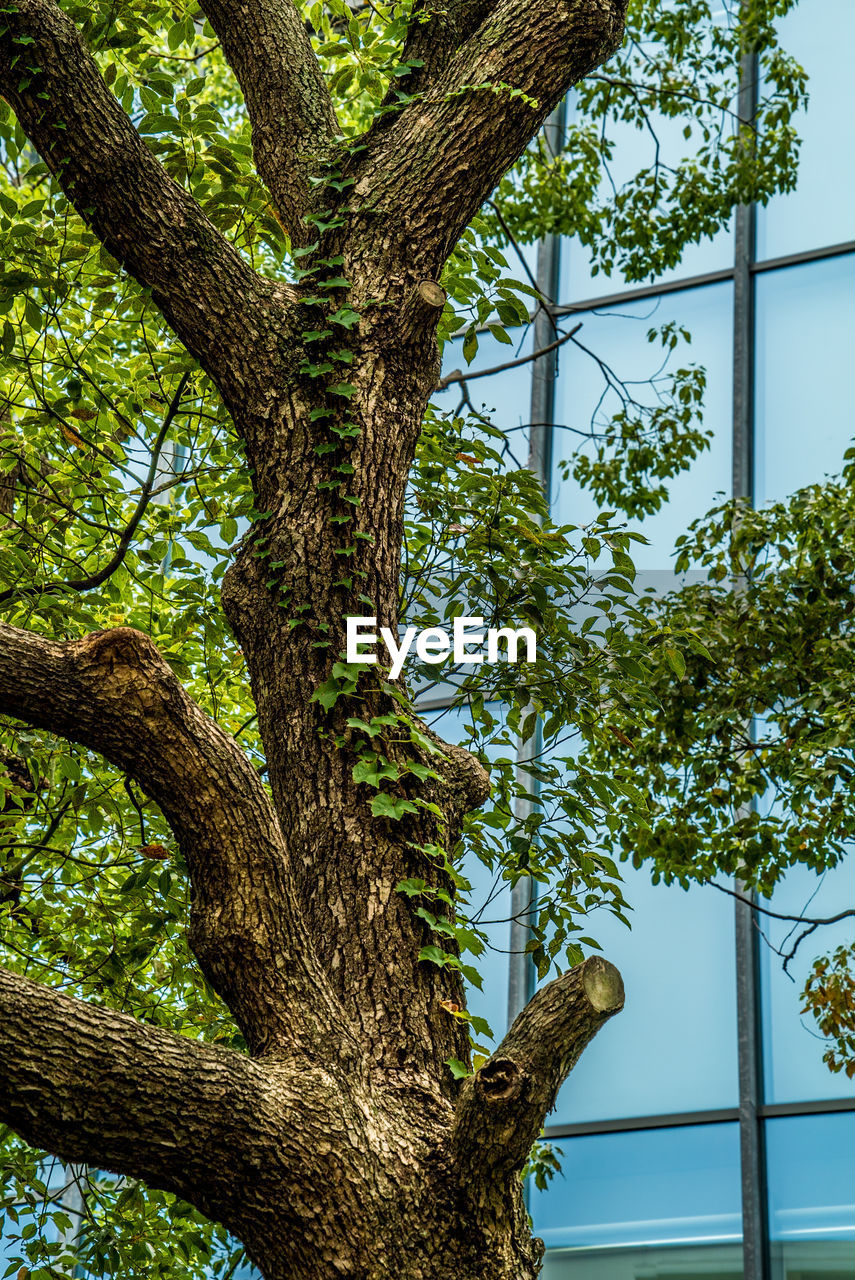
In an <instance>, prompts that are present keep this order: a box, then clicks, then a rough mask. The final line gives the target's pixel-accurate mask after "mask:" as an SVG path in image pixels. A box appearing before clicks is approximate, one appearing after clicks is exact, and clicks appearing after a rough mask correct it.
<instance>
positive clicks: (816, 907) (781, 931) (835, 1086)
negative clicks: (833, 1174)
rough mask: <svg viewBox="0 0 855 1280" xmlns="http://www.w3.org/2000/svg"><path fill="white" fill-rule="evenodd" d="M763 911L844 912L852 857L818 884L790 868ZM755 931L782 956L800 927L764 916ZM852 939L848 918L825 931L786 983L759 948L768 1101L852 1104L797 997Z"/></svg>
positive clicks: (854, 1091)
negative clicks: (820, 964) (823, 962)
mask: <svg viewBox="0 0 855 1280" xmlns="http://www.w3.org/2000/svg"><path fill="white" fill-rule="evenodd" d="M764 905H766V904H765V903H764ZM768 905H769V906H770V907H771V908H772V910H773V911H779V912H781V913H782V914H784V915H809V916H811V917H825V916H830V915H836V914H837V913H838V912H839V911H841V910H843V909H844V908H845V907H851V906H855V858H849V859H847V860H845V861H844V862H842V863H841V864H840V865H839V866H838V867H835V868H834V869H833V870H832V871H827V872H825V874H824V876H822V877H821V878H819V879H818V878H817V876H816V875H815V873H814V872H812V871H810V870H809V869H808V868H807V867H796V868H794V869H793V870H792V871H790V872H789V873H788V875H787V877H786V879H785V881H784V882H783V883H782V884H781V885H780V886H779V888H778V889H777V890H776V892H775V895H774V897H773V898H772V900H771V902H770V903H769V904H768ZM760 927H761V928H762V930H763V933H764V934H765V935H766V937H767V938H768V939H769V941H770V942H771V943H772V945H773V946H775V947H777V948H778V949H779V950H783V951H784V952H785V954H786V951H787V948H788V946H791V945H792V943H793V941H794V940H795V937H797V936H798V933H799V932H800V930H801V926H799V925H795V926H794V925H793V924H792V923H790V922H788V921H783V920H773V919H770V918H768V917H767V918H766V919H764V920H763V921H762V922H761V926H760ZM794 930H795V931H794ZM853 936H855V921H853V920H851V919H849V920H841V921H840V923H839V924H836V925H824V926H823V927H822V928H821V929H819V930H817V931H816V932H815V933H812V934H811V935H810V937H809V938H806V939H805V941H804V942H803V943H801V945H800V947H799V949H798V951H797V953H796V957H795V959H794V960H793V961H792V962H791V964H790V965H789V971H790V975H791V976H788V975H787V974H786V973H784V967H783V960H782V958H781V957H780V956H778V955H776V954H775V952H774V951H773V950H772V948H771V947H770V946H767V945H763V944H761V953H760V966H761V974H762V994H763V1055H764V1066H765V1075H766V1101H767V1102H807V1101H810V1100H811V1099H812V1098H852V1097H855V1081H853V1080H847V1079H846V1076H845V1075H844V1074H843V1072H840V1073H839V1074H837V1075H832V1073H831V1072H830V1071H829V1069H828V1067H827V1066H826V1065H825V1063H824V1062H823V1061H822V1055H823V1051H824V1049H825V1041H824V1040H823V1039H822V1038H821V1036H820V1035H819V1033H818V1030H817V1026H816V1023H815V1021H814V1019H813V1017H812V1016H811V1015H810V1014H803V1013H802V1012H801V1007H802V998H801V993H802V990H803V988H804V985H805V982H806V980H807V976H808V972H809V970H810V967H811V964H812V962H813V960H814V958H815V957H816V956H818V955H824V954H825V953H826V952H829V951H833V950H834V948H835V947H837V946H840V945H841V944H848V943H850V942H851V941H852V938H853ZM853 1159H855V1157H853ZM853 1179H855V1165H853Z"/></svg>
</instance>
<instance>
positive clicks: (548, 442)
mask: <svg viewBox="0 0 855 1280" xmlns="http://www.w3.org/2000/svg"><path fill="white" fill-rule="evenodd" d="M564 119H565V107H564V103H563V102H562V103H561V104H560V105H559V106H558V107H556V109H555V110H554V111H553V112H552V114H551V116H550V117H549V119H548V120H547V122H546V124H545V125H544V141H545V143H546V146H547V147H548V148H549V150H550V151H551V152H552V154H553V155H557V153H558V151H559V150H560V149H561V146H562V145H563V141H564ZM560 267H561V239H560V237H559V236H557V235H551V234H550V235H548V236H545V237H544V238H543V239H542V240H541V241H540V244H539V245H538V250H537V288H538V292H539V293H540V294H541V296H542V297H543V298H544V299H545V300H546V305H545V306H543V305H542V306H540V307H539V308H538V310H537V313H536V315H535V318H534V326H533V330H534V331H533V334H532V343H533V347H532V350H533V351H541V350H542V349H543V348H544V347H548V346H549V344H550V343H551V342H553V341H554V338H555V329H556V320H555V315H554V307H555V304H556V303H557V301H558V289H559V280H560V275H559V273H560ZM557 370H558V352H557V351H550V352H549V354H548V355H545V356H540V357H539V358H538V359H536V360H534V361H533V362H532V367H531V410H530V423H531V425H530V427H529V444H528V465H529V468H530V470H532V471H533V472H534V473H535V475H536V476H537V477H538V478H539V480H540V482H541V484H542V485H543V487H544V491H545V493H546V498H547V501H549V497H550V477H551V473H552V423H553V421H554V418H555V377H556V373H557ZM540 742H541V734H540V726H538V729H537V731H536V732H535V733H534V734H532V736H531V737H530V738H529V740H528V742H526V743H523V744H521V745H520V747H519V750H518V752H517V776H518V778H519V779H520V780H521V782H522V784H523V785H524V786H525V787H526V790H528V791H530V792H534V791H535V789H536V788H535V786H534V785H533V780H532V778H531V776H530V774H529V773H528V772H527V769H526V765H527V764H528V763H530V762H531V760H532V759H533V758H534V755H535V753H536V752H537V751H538V750H539V744H540ZM533 808H534V801H533V800H529V799H525V798H520V799H519V800H518V801H517V804H516V817H517V819H518V820H520V821H525V819H526V818H528V817H529V815H530V814H531V812H532V810H533ZM532 908H533V893H532V882H531V880H530V878H529V877H528V876H524V877H523V878H522V879H521V880H519V881H518V882H517V883H516V884H515V885H514V887H513V889H512V890H511V941H510V946H511V954H510V963H509V972H508V1026H510V1025H511V1023H512V1022H513V1020H514V1018H515V1017H516V1016H517V1014H518V1013H519V1012H520V1010H521V1009H523V1008H524V1007H525V1005H526V1004H527V1003H528V1001H529V1000H530V999H531V996H532V994H533V992H534V965H533V964H532V962H531V958H530V956H529V955H528V954H527V953H526V950H525V948H526V945H527V943H528V940H529V937H530V936H531V931H530V920H531V911H532Z"/></svg>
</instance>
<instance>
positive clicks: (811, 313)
mask: <svg viewBox="0 0 855 1280" xmlns="http://www.w3.org/2000/svg"><path fill="white" fill-rule="evenodd" d="M756 314H757V339H756V341H757V372H756V396H757V407H756V412H757V424H756V453H755V498H756V501H757V503H758V505H759V504H761V503H764V502H770V501H777V500H779V499H780V498H783V497H785V496H786V495H787V494H789V493H792V492H793V491H794V490H796V489H798V488H800V487H801V486H802V485H806V484H813V483H815V482H817V481H821V480H822V479H823V477H824V476H826V475H828V474H833V473H835V472H838V471H839V470H840V467H841V465H842V462H843V453H844V451H845V450H846V449H847V448H848V446H849V443H850V441H851V439H852V436H853V435H855V414H853V410H852V393H851V387H850V385H849V383H850V366H851V363H852V334H853V332H855V254H852V255H847V256H845V257H842V258H833V259H826V260H825V261H823V262H813V263H810V264H807V265H804V266H799V267H787V268H784V269H783V270H781V271H770V272H768V273H762V274H761V275H759V276H758V277H757V295H756Z"/></svg>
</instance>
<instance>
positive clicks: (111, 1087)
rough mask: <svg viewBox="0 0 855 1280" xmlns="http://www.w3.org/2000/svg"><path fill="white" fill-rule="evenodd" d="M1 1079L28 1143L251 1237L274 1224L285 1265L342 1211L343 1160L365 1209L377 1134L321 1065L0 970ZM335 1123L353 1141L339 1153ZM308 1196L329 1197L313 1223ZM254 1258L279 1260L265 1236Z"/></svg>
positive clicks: (6, 1104) (3, 1104)
mask: <svg viewBox="0 0 855 1280" xmlns="http://www.w3.org/2000/svg"><path fill="white" fill-rule="evenodd" d="M0 1080H2V1082H3V1086H2V1089H0V1122H2V1123H4V1124H7V1125H9V1126H10V1127H11V1128H12V1129H14V1130H15V1131H16V1132H17V1133H19V1134H21V1136H22V1137H23V1138H25V1139H26V1141H27V1142H29V1143H31V1144H32V1145H33V1146H36V1147H42V1148H44V1149H46V1150H48V1151H50V1152H53V1153H54V1154H56V1155H59V1156H60V1157H62V1158H63V1159H64V1160H69V1161H75V1162H81V1163H87V1164H91V1165H93V1166H95V1167H96V1168H99V1169H109V1170H111V1171H113V1172H115V1173H120V1174H125V1175H128V1176H131V1177H135V1178H142V1179H143V1180H144V1181H146V1182H147V1183H149V1184H150V1185H151V1186H154V1187H160V1188H163V1189H164V1190H167V1191H172V1192H174V1193H176V1194H177V1195H180V1196H182V1197H183V1198H184V1199H186V1200H189V1201H190V1202H191V1203H192V1204H194V1205H196V1206H197V1208H199V1209H200V1210H201V1211H202V1212H203V1213H205V1214H207V1215H208V1216H209V1217H212V1218H214V1219H216V1220H217V1221H219V1222H222V1223H224V1224H225V1225H226V1226H227V1227H229V1228H230V1229H231V1230H232V1231H234V1232H235V1234H237V1235H239V1236H240V1237H241V1238H242V1239H244V1240H245V1241H247V1242H250V1243H251V1244H252V1243H253V1242H256V1241H258V1239H259V1237H262V1238H263V1236H264V1232H263V1231H262V1229H261V1228H262V1226H264V1227H266V1229H267V1232H268V1236H269V1239H268V1249H269V1248H270V1247H271V1245H273V1246H274V1253H273V1256H274V1258H276V1257H277V1255H278V1262H279V1266H282V1255H283V1254H285V1255H286V1260H287V1255H288V1254H289V1252H293V1253H299V1252H300V1251H302V1250H306V1251H307V1252H313V1253H314V1256H315V1257H318V1258H320V1257H321V1256H322V1250H323V1248H324V1243H325V1241H329V1240H330V1239H333V1238H334V1234H333V1233H334V1229H335V1223H334V1217H335V1213H336V1212H340V1211H342V1209H341V1204H340V1202H339V1201H337V1200H334V1199H331V1198H330V1197H329V1196H328V1194H327V1195H326V1196H325V1193H328V1192H329V1188H330V1186H331V1185H335V1183H336V1181H337V1180H338V1179H340V1178H341V1172H342V1169H343V1167H344V1163H343V1162H347V1163H349V1166H350V1169H349V1171H350V1176H351V1179H352V1184H353V1185H352V1191H351V1196H350V1201H349V1202H348V1203H346V1204H345V1206H344V1212H345V1213H349V1214H350V1217H351V1219H352V1220H355V1219H356V1217H357V1213H358V1209H359V1201H358V1195H359V1186H360V1183H361V1179H364V1178H365V1177H366V1169H365V1168H361V1169H360V1170H359V1174H357V1173H356V1172H355V1167H354V1166H355V1165H356V1164H357V1163H358V1162H359V1161H362V1163H363V1164H364V1165H366V1166H368V1167H370V1162H371V1154H370V1139H369V1137H368V1136H367V1135H366V1133H364V1132H363V1128H364V1125H363V1124H362V1121H361V1119H360V1115H359V1113H358V1112H357V1110H356V1109H355V1108H354V1107H353V1105H352V1102H351V1099H350V1097H349V1091H348V1087H347V1083H346V1082H345V1081H343V1080H342V1079H341V1078H338V1079H336V1077H335V1076H332V1075H329V1074H328V1073H326V1072H325V1071H323V1070H317V1069H314V1070H313V1069H311V1068H309V1067H307V1066H305V1065H303V1066H302V1067H299V1066H298V1065H297V1064H271V1063H266V1064H263V1065H262V1064H260V1063H256V1062H253V1061H252V1060H251V1059H249V1058H246V1057H244V1056H243V1055H242V1054H239V1053H236V1052H234V1051H233V1050H228V1049H222V1048H218V1047H217V1046H214V1045H209V1044H204V1043H202V1042H200V1041H198V1040H192V1039H190V1038H188V1037H186V1036H179V1035H175V1034H173V1033H172V1032H170V1031H165V1030H163V1029H161V1028H157V1027H151V1026H145V1025H143V1024H142V1023H139V1022H137V1021H136V1020H135V1019H133V1018H130V1017H128V1016H127V1015H126V1014H122V1013H116V1012H114V1011H112V1010H109V1009H104V1008H100V1007H97V1006H95V1005H91V1004H88V1003H86V1002H84V1001H82V1000H77V999H74V998H72V997H69V996H67V995H64V994H62V993H61V992H58V991H56V990H53V989H51V988H50V987H45V986H42V985H41V984H40V983H35V982H31V981H29V979H27V978H24V977H21V976H20V975H19V974H17V973H12V972H10V971H9V970H8V969H4V968H0ZM330 1131H333V1132H335V1133H346V1134H348V1135H349V1136H350V1137H352V1148H347V1146H345V1148H344V1149H342V1150H339V1149H336V1150H335V1151H334V1152H333V1151H332V1146H331V1144H330V1142H329V1141H328V1135H329V1132H330ZM325 1138H326V1139H327V1141H326V1142H324V1139H325ZM361 1151H366V1152H368V1153H369V1154H367V1155H366V1156H365V1157H364V1159H363V1157H362V1156H361V1155H360V1154H359V1153H360V1152H361ZM308 1198H311V1199H313V1200H318V1199H320V1200H324V1199H326V1200H327V1205H326V1206H324V1207H321V1208H320V1209H319V1210H318V1211H316V1212H315V1213H314V1215H313V1220H312V1221H311V1222H309V1221H307V1220H306V1210H305V1202H306V1199H308ZM345 1199H346V1197H345ZM253 1256H254V1257H255V1259H256V1261H258V1262H260V1263H261V1264H262V1265H264V1264H265V1263H267V1262H268V1261H269V1259H268V1258H266V1257H265V1256H264V1251H263V1246H261V1245H256V1248H255V1249H253ZM267 1274H268V1275H273V1276H278V1275H282V1274H292V1272H291V1271H290V1270H287V1269H286V1270H275V1269H274V1268H273V1267H270V1268H269V1269H268V1270H267ZM301 1274H308V1272H307V1271H303V1272H301ZM313 1274H318V1275H324V1276H326V1275H328V1274H329V1271H328V1270H327V1269H325V1268H324V1267H323V1266H319V1267H318V1268H317V1271H316V1272H315V1271H313ZM335 1274H339V1273H338V1272H335Z"/></svg>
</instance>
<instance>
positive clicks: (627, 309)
mask: <svg viewBox="0 0 855 1280" xmlns="http://www.w3.org/2000/svg"><path fill="white" fill-rule="evenodd" d="M580 319H581V320H582V321H583V328H582V330H581V333H580V335H579V337H580V340H582V341H584V343H585V346H586V347H588V348H589V349H590V350H591V351H593V352H594V353H595V354H596V356H597V357H598V358H599V359H600V360H602V361H605V362H606V363H607V364H608V365H609V367H610V368H611V369H612V370H614V373H615V375H616V376H617V377H618V378H620V379H621V380H623V381H624V382H627V383H629V384H631V387H630V389H631V391H632V392H633V394H634V396H635V397H636V398H637V399H638V400H640V401H643V402H646V403H651V402H652V399H653V395H654V392H653V391H652V389H651V388H650V386H649V385H645V384H646V383H647V381H648V379H650V378H651V376H652V375H653V374H654V373H655V372H656V370H657V368H658V366H659V364H660V362H661V348H660V347H659V346H658V344H651V343H650V342H648V340H647V332H648V330H649V329H650V328H653V327H658V326H660V325H662V324H665V323H668V322H671V321H674V322H677V323H679V324H681V325H684V326H685V327H686V328H687V329H688V330H689V332H690V333H691V335H692V342H691V344H690V345H689V346H685V345H684V344H681V346H680V347H679V348H678V351H677V352H676V353H675V354H674V357H673V359H672V361H671V363H669V366H668V368H669V369H671V368H673V369H678V368H682V367H685V366H686V365H687V364H698V365H701V366H702V367H703V368H704V369H706V373H707V390H706V396H705V404H704V425H705V427H707V428H709V429H711V430H712V431H713V432H714V433H715V434H714V438H713V441H712V444H711V447H710V448H709V449H707V450H705V451H704V452H703V453H701V455H700V456H699V457H698V458H697V459H696V460H695V462H694V463H693V465H692V466H691V468H690V469H689V470H688V471H686V472H683V473H681V474H680V475H679V476H678V477H677V478H676V479H675V480H673V481H671V482H670V487H669V493H670V496H669V501H668V503H667V504H666V506H665V507H664V509H663V510H662V511H660V512H658V513H657V514H656V515H654V516H650V517H648V518H647V519H646V520H644V521H643V522H638V521H634V522H632V526H631V527H633V528H637V529H639V530H640V532H641V533H643V534H644V535H645V537H647V538H648V539H649V540H650V545H649V546H646V547H645V546H636V547H635V548H634V549H633V553H632V554H633V559H634V560H635V562H636V565H637V566H638V568H639V569H642V570H663V569H668V567H669V564H670V560H671V553H672V551H673V547H674V540H675V539H676V538H677V537H679V535H680V534H681V533H684V532H685V531H686V528H687V526H688V524H689V523H690V521H692V520H694V519H695V518H696V517H697V516H699V515H703V513H704V512H705V511H707V510H708V509H709V508H710V507H712V506H713V505H714V504H715V502H716V501H717V500H718V499H719V497H720V495H721V494H722V493H729V492H730V486H731V457H732V440H731V435H732V432H731V399H732V391H731V388H732V384H733V376H732V367H733V356H732V335H733V291H732V287H731V285H730V284H717V285H709V286H705V287H703V288H698V289H691V290H686V291H685V292H680V293H674V294H665V295H663V296H662V297H661V298H659V299H652V300H651V299H647V300H646V301H644V302H634V303H624V304H622V305H621V306H620V307H619V308H609V309H607V310H605V311H602V312H596V313H594V312H588V313H586V314H584V315H582V316H580ZM603 390H604V380H603V374H602V372H601V370H600V368H599V367H598V365H597V363H596V362H595V361H594V360H593V359H592V358H591V357H590V356H588V355H586V354H585V353H584V352H582V351H579V350H578V349H577V348H576V347H575V346H574V345H573V344H567V346H565V347H562V348H561V351H560V365H559V377H558V385H557V388H556V408H555V414H556V422H558V423H559V424H561V425H559V426H558V427H557V428H556V431H555V445H554V448H553V454H554V464H553V475H552V496H553V517H554V519H556V520H557V521H558V522H559V523H562V524H565V523H566V524H584V523H585V522H587V521H589V520H591V519H593V517H594V516H595V515H596V513H597V504H596V503H595V502H594V499H593V498H592V497H591V495H590V494H589V493H588V492H587V491H583V490H580V488H579V486H578V485H577V484H576V482H575V481H573V480H569V481H564V480H562V479H561V474H560V471H559V470H558V465H559V463H560V461H561V460H562V459H566V458H570V457H572V455H573V454H574V452H575V451H576V450H577V449H578V447H579V442H580V435H579V434H578V433H579V432H583V433H588V432H590V430H591V423H592V420H596V421H597V422H598V423H599V425H600V428H602V425H603V424H604V422H605V421H607V420H608V418H609V416H610V415H611V414H613V413H614V412H615V411H616V409H617V408H618V407H619V405H618V401H617V397H616V396H614V395H613V394H612V395H610V396H609V397H608V398H607V399H605V400H604V401H603V402H602V406H601V407H599V408H598V406H600V401H601V398H602V395H603Z"/></svg>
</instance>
